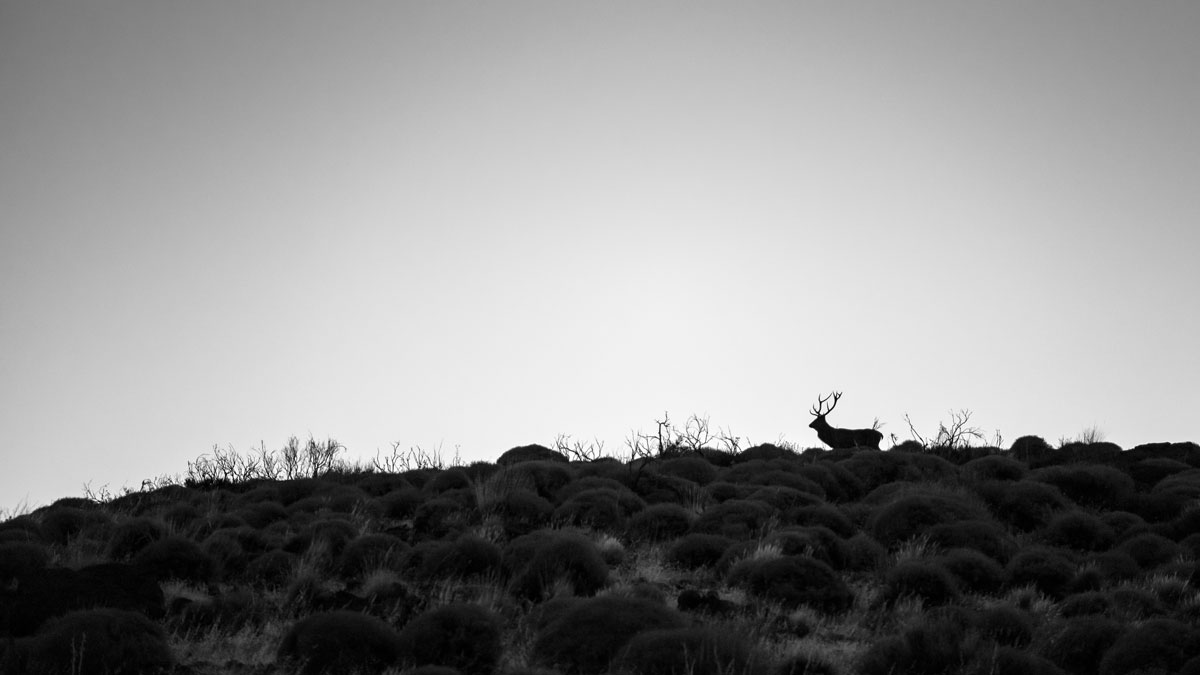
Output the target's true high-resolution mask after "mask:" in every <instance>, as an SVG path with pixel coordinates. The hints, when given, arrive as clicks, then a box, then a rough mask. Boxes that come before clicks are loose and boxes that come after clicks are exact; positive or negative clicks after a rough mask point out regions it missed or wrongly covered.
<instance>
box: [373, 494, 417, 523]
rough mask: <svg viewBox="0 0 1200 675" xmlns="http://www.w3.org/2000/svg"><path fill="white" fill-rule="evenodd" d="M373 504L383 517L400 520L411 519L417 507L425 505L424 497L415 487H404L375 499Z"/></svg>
mask: <svg viewBox="0 0 1200 675" xmlns="http://www.w3.org/2000/svg"><path fill="white" fill-rule="evenodd" d="M375 503H376V504H378V505H379V507H380V509H382V511H383V515H384V516H386V517H388V518H394V519H397V520H400V519H403V518H411V517H412V516H413V514H414V513H416V511H417V507H418V506H420V505H421V504H423V503H425V495H424V494H423V493H422V492H421V491H420V490H418V489H417V488H415V487H404V488H400V489H397V490H392V491H391V492H389V493H387V494H385V495H383V496H382V497H379V498H377V499H376V500H375Z"/></svg>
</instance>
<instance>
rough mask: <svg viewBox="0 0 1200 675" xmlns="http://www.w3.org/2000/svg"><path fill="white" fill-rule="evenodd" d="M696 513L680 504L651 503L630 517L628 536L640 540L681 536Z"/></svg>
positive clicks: (660, 539) (657, 539)
mask: <svg viewBox="0 0 1200 675" xmlns="http://www.w3.org/2000/svg"><path fill="white" fill-rule="evenodd" d="M693 520H695V515H694V514H693V513H692V512H691V511H688V510H687V509H685V508H683V507H682V506H680V505H678V504H651V505H650V506H647V507H646V508H645V509H644V510H642V511H640V512H638V513H636V514H634V516H633V517H632V518H630V519H629V527H628V529H627V531H626V534H627V536H628V537H629V538H630V539H633V540H639V541H668V540H671V539H675V538H677V537H681V536H683V535H684V534H686V533H687V531H688V529H689V528H691V526H692V521H693Z"/></svg>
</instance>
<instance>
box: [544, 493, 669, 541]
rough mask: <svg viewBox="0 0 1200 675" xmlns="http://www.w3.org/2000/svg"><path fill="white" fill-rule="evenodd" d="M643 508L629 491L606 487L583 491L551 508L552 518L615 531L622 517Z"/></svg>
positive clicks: (624, 519) (622, 523) (642, 504)
mask: <svg viewBox="0 0 1200 675" xmlns="http://www.w3.org/2000/svg"><path fill="white" fill-rule="evenodd" d="M645 507H646V503H645V502H644V501H642V499H641V498H640V497H638V496H636V495H634V494H632V493H630V492H629V491H627V490H625V491H618V490H611V489H606V488H595V489H592V490H584V491H583V492H580V493H579V494H576V495H573V496H572V497H570V498H569V499H567V500H566V501H564V502H563V503H562V504H560V505H559V507H558V508H557V509H555V510H554V519H555V520H559V521H562V522H565V523H569V524H571V525H577V526H580V527H590V528H594V529H597V530H610V531H616V530H619V529H620V528H622V527H624V524H625V521H626V519H628V518H629V516H631V515H633V514H634V513H636V512H638V511H641V510H642V509H644V508H645Z"/></svg>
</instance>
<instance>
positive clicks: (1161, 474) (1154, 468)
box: [1127, 457, 1192, 487]
mask: <svg viewBox="0 0 1200 675" xmlns="http://www.w3.org/2000/svg"><path fill="white" fill-rule="evenodd" d="M1191 468H1192V467H1191V465H1189V464H1185V463H1183V462H1180V461H1179V460H1176V459H1170V458H1167V457H1150V458H1147V459H1143V460H1141V461H1138V462H1134V464H1133V465H1132V466H1130V467H1129V468H1128V469H1127V471H1128V473H1129V476H1130V477H1131V478H1133V479H1134V480H1135V481H1137V482H1138V483H1139V484H1140V485H1142V486H1143V487H1152V486H1154V485H1155V484H1156V483H1158V482H1159V481H1161V480H1162V479H1164V478H1166V477H1167V476H1173V475H1175V474H1177V473H1183V472H1184V471H1187V470H1189V469H1191Z"/></svg>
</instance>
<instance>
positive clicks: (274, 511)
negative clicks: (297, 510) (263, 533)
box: [234, 501, 288, 529]
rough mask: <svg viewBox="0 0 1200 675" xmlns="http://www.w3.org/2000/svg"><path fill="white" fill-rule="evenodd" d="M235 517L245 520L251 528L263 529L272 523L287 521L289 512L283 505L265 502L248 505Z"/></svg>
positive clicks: (238, 511) (235, 513)
mask: <svg viewBox="0 0 1200 675" xmlns="http://www.w3.org/2000/svg"><path fill="white" fill-rule="evenodd" d="M234 515H235V516H237V517H239V518H241V519H242V520H244V521H245V522H246V524H247V525H249V526H250V527H253V528H256V529H262V528H264V527H266V526H268V525H270V524H271V523H276V522H279V521H281V520H287V519H288V510H287V509H285V508H284V507H283V504H279V503H277V502H268V501H264V502H257V503H255V504H248V505H246V506H244V507H242V508H240V509H238V510H237V511H235V512H234Z"/></svg>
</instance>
